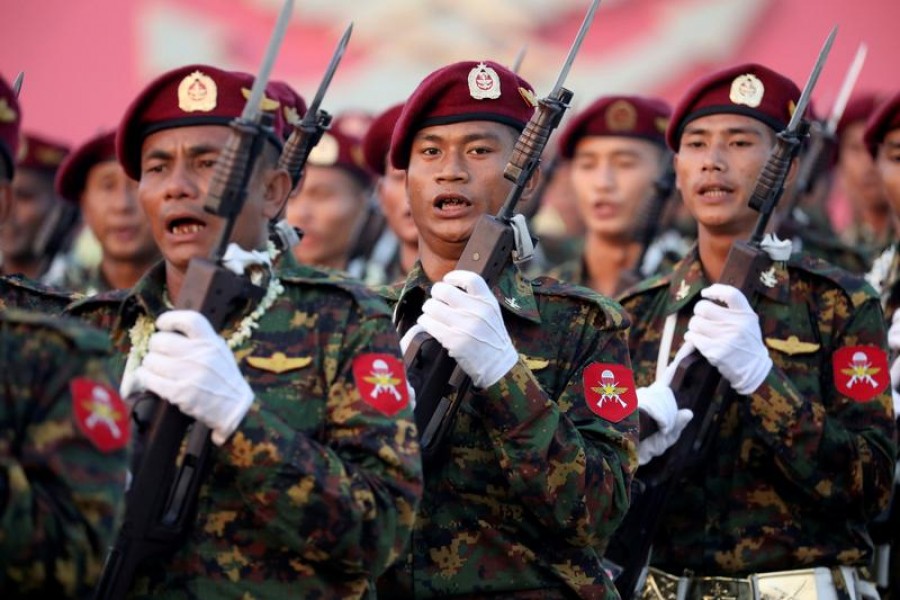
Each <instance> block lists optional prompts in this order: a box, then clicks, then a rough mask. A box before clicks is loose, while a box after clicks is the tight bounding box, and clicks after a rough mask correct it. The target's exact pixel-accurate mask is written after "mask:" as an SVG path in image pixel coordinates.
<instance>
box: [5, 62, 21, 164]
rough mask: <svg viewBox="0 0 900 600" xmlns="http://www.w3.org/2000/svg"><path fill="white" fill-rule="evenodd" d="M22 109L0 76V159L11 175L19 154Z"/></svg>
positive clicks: (13, 93) (14, 94) (10, 88)
mask: <svg viewBox="0 0 900 600" xmlns="http://www.w3.org/2000/svg"><path fill="white" fill-rule="evenodd" d="M21 123H22V111H21V110H19V100H18V99H17V98H16V93H15V92H14V91H13V89H12V87H10V85H9V84H8V83H6V80H5V79H3V77H2V76H0V159H2V160H3V162H4V163H6V172H7V173H8V174H9V176H10V177H12V175H13V172H14V171H15V166H16V157H17V156H18V155H19V125H20V124H21Z"/></svg>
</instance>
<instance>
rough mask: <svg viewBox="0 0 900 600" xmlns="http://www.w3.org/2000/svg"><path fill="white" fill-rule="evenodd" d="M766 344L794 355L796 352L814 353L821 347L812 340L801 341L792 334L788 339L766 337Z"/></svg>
mask: <svg viewBox="0 0 900 600" xmlns="http://www.w3.org/2000/svg"><path fill="white" fill-rule="evenodd" d="M766 346H768V347H769V348H772V349H773V350H778V351H779V352H784V353H785V354H790V355H792V356H793V355H794V354H812V353H813V352H815V351H816V350H818V349H819V348H820V347H821V346H820V345H819V344H814V343H812V342H801V341H800V339H799V338H798V337H797V336H796V335H792V336H790V337H789V338H788V339H786V340H780V339H778V338H766Z"/></svg>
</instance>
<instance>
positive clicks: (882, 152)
mask: <svg viewBox="0 0 900 600" xmlns="http://www.w3.org/2000/svg"><path fill="white" fill-rule="evenodd" d="M878 170H879V172H880V173H881V179H882V181H884V190H885V192H887V196H888V199H889V200H890V202H891V206H892V207H893V209H894V214H897V215H900V129H894V130H893V131H889V132H888V134H887V135H886V136H884V141H883V142H882V143H881V146H880V147H879V148H878Z"/></svg>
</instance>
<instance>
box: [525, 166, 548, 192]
mask: <svg viewBox="0 0 900 600" xmlns="http://www.w3.org/2000/svg"><path fill="white" fill-rule="evenodd" d="M543 177H544V172H543V171H541V166H540V164H539V165H538V166H537V168H536V169H535V170H534V173H532V174H531V177H530V178H529V179H528V181H527V182H526V183H525V189H524V190H522V199H523V200H528V199H529V198H531V195H532V194H533V193H534V191H535V190H536V189H537V188H538V184H539V183H540V182H541V179H542V178H543Z"/></svg>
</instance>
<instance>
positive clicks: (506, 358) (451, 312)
mask: <svg viewBox="0 0 900 600" xmlns="http://www.w3.org/2000/svg"><path fill="white" fill-rule="evenodd" d="M418 323H419V325H421V326H422V327H423V328H424V329H425V331H427V332H428V333H430V334H431V335H432V337H434V339H436V340H437V341H438V343H440V344H441V346H443V347H444V348H446V349H447V352H448V353H449V354H450V356H451V357H453V358H454V359H455V360H456V362H457V363H458V364H459V366H460V368H462V370H463V371H465V373H466V375H468V376H469V377H471V378H472V383H474V384H475V386H476V387H479V388H487V387H490V386H492V385H493V384H495V383H497V381H499V380H500V378H501V377H503V376H504V375H506V373H507V372H509V370H510V369H512V368H513V365H515V364H516V362H518V360H519V354H518V353H517V352H516V349H515V348H514V347H513V345H512V341H510V339H509V334H508V333H507V332H506V325H504V323H503V315H502V314H501V313H500V305H499V304H498V303H497V299H496V298H494V295H493V294H492V293H491V290H490V288H489V287H488V285H487V283H486V282H485V281H484V279H482V278H481V276H480V275H477V274H475V273H472V272H471V271H450V272H449V273H447V275H445V276H444V280H443V281H439V282H437V283H435V284H434V286H433V287H432V288H431V298H429V299H428V300H427V301H426V302H425V304H424V305H423V306H422V314H421V315H420V316H419V319H418Z"/></svg>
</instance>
